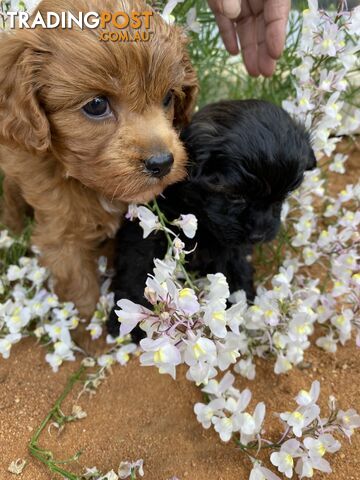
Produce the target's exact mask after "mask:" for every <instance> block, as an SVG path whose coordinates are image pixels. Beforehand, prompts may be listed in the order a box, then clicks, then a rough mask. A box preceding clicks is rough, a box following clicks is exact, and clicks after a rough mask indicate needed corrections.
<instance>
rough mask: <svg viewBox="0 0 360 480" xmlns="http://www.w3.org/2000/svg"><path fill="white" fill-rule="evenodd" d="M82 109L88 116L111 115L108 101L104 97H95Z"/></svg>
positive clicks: (100, 116)
mask: <svg viewBox="0 0 360 480" xmlns="http://www.w3.org/2000/svg"><path fill="white" fill-rule="evenodd" d="M82 109H83V111H84V112H85V113H86V114H87V115H88V116H89V117H94V118H104V117H108V116H109V115H111V109H110V105H109V101H108V99H107V98H106V97H95V98H93V99H92V100H90V102H88V103H87V104H86V105H84V106H83V108H82Z"/></svg>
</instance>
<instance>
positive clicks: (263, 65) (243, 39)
mask: <svg viewBox="0 0 360 480" xmlns="http://www.w3.org/2000/svg"><path fill="white" fill-rule="evenodd" d="M208 3H209V6H210V8H211V10H212V11H213V12H214V15H215V20H216V22H217V24H218V27H219V31H220V35H221V37H222V39H223V42H224V44H225V47H226V49H227V50H228V52H229V53H231V54H233V55H236V54H237V53H239V42H238V39H239V40H240V46H241V53H242V56H243V59H244V63H245V67H246V69H247V71H248V72H249V74H250V75H252V76H254V77H257V76H258V75H264V76H265V77H269V76H271V75H272V74H273V73H274V70H275V66H276V60H277V59H278V58H279V57H280V55H281V53H282V51H283V49H284V44H285V35H286V24H287V20H288V16H289V11H290V5H291V1H290V0H208Z"/></svg>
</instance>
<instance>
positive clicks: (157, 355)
mask: <svg viewBox="0 0 360 480" xmlns="http://www.w3.org/2000/svg"><path fill="white" fill-rule="evenodd" d="M164 361H165V355H164V352H163V351H162V349H161V348H159V350H156V352H154V362H155V363H163V362H164Z"/></svg>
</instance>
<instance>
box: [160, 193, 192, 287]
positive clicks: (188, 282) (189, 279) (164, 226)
mask: <svg viewBox="0 0 360 480" xmlns="http://www.w3.org/2000/svg"><path fill="white" fill-rule="evenodd" d="M153 205H154V210H155V212H156V214H157V216H158V217H159V221H160V223H161V226H162V227H163V228H164V233H165V236H166V239H167V241H168V246H169V248H172V246H173V241H172V239H171V237H170V235H169V232H168V231H167V227H166V223H167V219H166V217H165V215H164V214H163V213H162V211H161V210H160V208H159V205H158V203H157V201H156V200H155V199H154V200H153ZM177 264H178V266H179V267H180V268H181V271H182V272H183V274H184V277H185V283H186V284H188V285H189V286H190V287H191V288H192V289H193V290H195V291H197V290H198V288H197V286H196V285H195V284H194V283H193V281H192V280H191V278H190V276H189V274H188V272H187V271H186V268H185V266H184V265H183V263H182V262H181V261H177Z"/></svg>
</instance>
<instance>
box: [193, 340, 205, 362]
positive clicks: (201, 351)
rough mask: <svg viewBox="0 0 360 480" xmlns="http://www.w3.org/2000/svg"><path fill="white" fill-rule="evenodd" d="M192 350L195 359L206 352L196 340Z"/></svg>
mask: <svg viewBox="0 0 360 480" xmlns="http://www.w3.org/2000/svg"><path fill="white" fill-rule="evenodd" d="M193 352H194V357H195V358H196V360H197V359H198V358H200V357H201V356H202V355H205V354H206V350H205V349H204V348H203V347H202V346H201V345H200V344H199V343H198V342H196V343H195V345H194V346H193Z"/></svg>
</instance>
